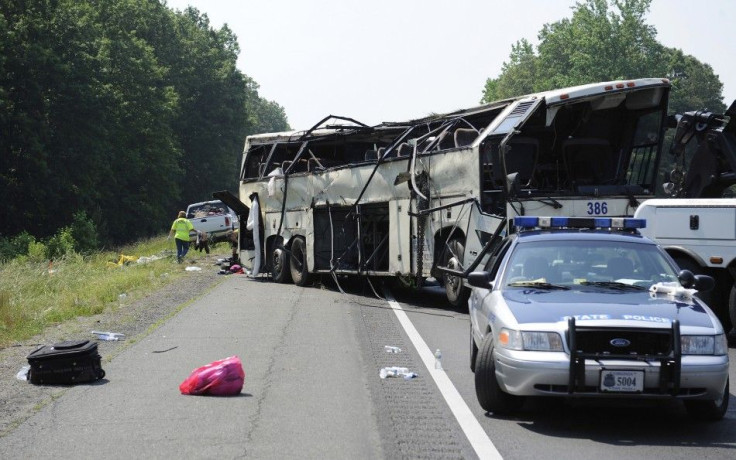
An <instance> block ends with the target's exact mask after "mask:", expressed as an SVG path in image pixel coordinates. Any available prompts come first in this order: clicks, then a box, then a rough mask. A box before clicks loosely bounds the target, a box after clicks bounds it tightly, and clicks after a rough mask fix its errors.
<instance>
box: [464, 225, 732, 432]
mask: <svg viewBox="0 0 736 460" xmlns="http://www.w3.org/2000/svg"><path fill="white" fill-rule="evenodd" d="M645 225H646V221H644V220H642V219H629V218H565V217H527V216H523V217H517V218H515V219H514V221H513V228H514V229H515V231H514V233H512V234H510V235H509V236H507V237H506V238H505V239H504V240H503V241H502V242H501V243H500V244H499V245H498V247H497V249H496V250H495V251H494V252H493V254H492V255H491V257H490V259H489V261H488V264H487V265H486V267H485V271H477V272H473V273H470V275H469V276H468V283H469V284H470V285H471V286H473V289H472V293H471V295H470V299H469V301H468V302H469V307H470V320H471V321H470V323H471V325H470V347H471V369H472V370H473V371H474V372H475V387H476V394H477V396H478V401H479V402H480V405H481V407H483V409H484V410H486V411H488V412H493V413H496V414H504V413H510V412H513V411H515V410H517V409H519V408H520V406H521V404H522V403H523V400H524V398H525V397H527V396H559V397H568V398H577V397H580V398H583V397H588V398H589V397H596V398H630V399H636V398H640V399H671V398H676V399H679V400H682V401H683V402H684V403H685V406H686V409H687V411H688V413H689V414H690V415H691V416H693V417H696V418H699V419H705V420H719V419H721V418H722V417H723V416H724V414H725V413H726V410H727V408H728V398H729V386H728V364H729V363H728V345H727V342H726V336H725V334H724V330H723V327H722V326H721V324H720V322H719V321H718V319H717V318H716V316H715V314H714V313H713V312H712V311H711V310H710V309H709V308H708V306H707V305H705V303H703V302H702V301H701V300H700V299H699V298H698V297H696V296H695V295H694V294H695V293H696V292H697V291H698V290H702V291H707V290H709V289H712V288H713V285H714V282H713V278H711V277H708V276H704V275H693V274H692V273H691V272H689V271H687V270H682V271H679V270H678V268H677V266H676V265H675V263H674V262H673V261H672V259H671V258H670V257H669V256H668V255H667V254H666V253H665V252H664V251H663V250H662V249H661V248H660V247H659V246H657V245H656V244H655V243H653V242H652V241H650V240H649V239H647V238H645V237H643V236H641V235H640V234H639V232H638V230H637V229H638V228H644V227H645Z"/></svg>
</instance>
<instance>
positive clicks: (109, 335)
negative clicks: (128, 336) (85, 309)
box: [92, 331, 125, 342]
mask: <svg viewBox="0 0 736 460" xmlns="http://www.w3.org/2000/svg"><path fill="white" fill-rule="evenodd" d="M92 333H93V334H94V335H96V336H97V338H98V339H100V340H104V341H106V342H115V341H118V340H123V339H124V337H125V334H118V333H117V332H99V331H92Z"/></svg>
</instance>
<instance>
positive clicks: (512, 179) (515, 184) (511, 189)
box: [506, 172, 519, 197]
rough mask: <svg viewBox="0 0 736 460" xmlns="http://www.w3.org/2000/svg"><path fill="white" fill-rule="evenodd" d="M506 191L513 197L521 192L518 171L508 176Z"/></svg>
mask: <svg viewBox="0 0 736 460" xmlns="http://www.w3.org/2000/svg"><path fill="white" fill-rule="evenodd" d="M506 193H507V194H508V195H509V196H512V197H514V196H516V195H518V194H519V173H518V172H514V173H511V174H509V175H508V176H506Z"/></svg>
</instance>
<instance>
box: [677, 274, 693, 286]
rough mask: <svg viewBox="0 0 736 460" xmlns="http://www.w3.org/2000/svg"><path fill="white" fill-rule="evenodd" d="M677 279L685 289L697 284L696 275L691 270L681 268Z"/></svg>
mask: <svg viewBox="0 0 736 460" xmlns="http://www.w3.org/2000/svg"><path fill="white" fill-rule="evenodd" d="M677 281H679V282H680V285H681V286H682V287H684V288H685V289H690V288H692V287H693V285H694V284H695V275H693V272H691V271H690V270H680V272H679V273H678V274H677Z"/></svg>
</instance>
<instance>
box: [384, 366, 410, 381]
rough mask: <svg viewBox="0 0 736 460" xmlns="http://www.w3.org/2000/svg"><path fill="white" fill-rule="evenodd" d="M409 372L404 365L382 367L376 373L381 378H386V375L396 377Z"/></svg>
mask: <svg viewBox="0 0 736 460" xmlns="http://www.w3.org/2000/svg"><path fill="white" fill-rule="evenodd" d="M408 373H409V369H407V368H406V367H384V368H383V369H381V370H380V372H379V373H378V375H379V377H381V378H382V379H385V378H388V377H398V376H400V375H402V376H403V375H406V374H408Z"/></svg>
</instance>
